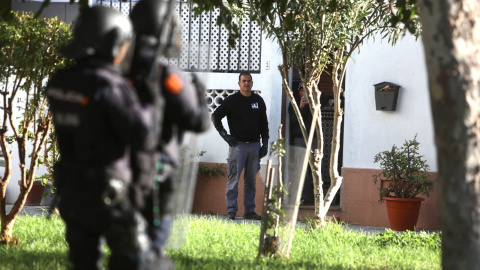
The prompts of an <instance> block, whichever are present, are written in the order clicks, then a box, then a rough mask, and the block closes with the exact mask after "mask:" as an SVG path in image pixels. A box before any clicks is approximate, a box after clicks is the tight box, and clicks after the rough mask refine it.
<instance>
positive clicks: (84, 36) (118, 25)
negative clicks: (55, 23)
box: [62, 6, 133, 61]
mask: <svg viewBox="0 0 480 270" xmlns="http://www.w3.org/2000/svg"><path fill="white" fill-rule="evenodd" d="M132 37H133V27H132V24H131V22H130V20H129V19H128V17H126V16H124V15H123V14H122V13H120V12H119V11H117V10H115V9H112V8H108V7H103V6H95V7H92V8H87V9H85V10H84V11H83V12H82V13H81V14H80V15H79V16H78V17H77V19H76V20H75V23H74V28H73V40H72V42H71V43H70V44H68V45H67V46H65V47H64V48H63V50H62V53H63V54H64V55H65V56H67V57H69V58H74V59H82V58H85V57H90V56H95V57H99V58H102V59H105V60H108V61H110V60H112V59H114V58H115V57H116V56H117V55H118V52H119V49H120V47H121V46H122V44H123V43H124V42H125V41H127V40H129V39H131V38H132Z"/></svg>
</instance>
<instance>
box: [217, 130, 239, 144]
mask: <svg viewBox="0 0 480 270" xmlns="http://www.w3.org/2000/svg"><path fill="white" fill-rule="evenodd" d="M220 136H222V138H223V139H224V140H225V141H226V142H227V143H228V145H229V146H230V147H235V146H237V145H238V142H237V139H235V137H233V136H232V135H230V134H228V133H227V131H226V130H222V131H220Z"/></svg>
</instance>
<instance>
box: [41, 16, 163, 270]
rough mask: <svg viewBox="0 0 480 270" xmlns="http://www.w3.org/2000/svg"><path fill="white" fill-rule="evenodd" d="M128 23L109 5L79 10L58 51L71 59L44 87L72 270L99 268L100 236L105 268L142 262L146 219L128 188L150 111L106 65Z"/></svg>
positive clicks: (149, 135)
mask: <svg viewBox="0 0 480 270" xmlns="http://www.w3.org/2000/svg"><path fill="white" fill-rule="evenodd" d="M92 26H94V27H96V28H92ZM131 29H132V28H131V24H130V22H129V21H128V18H125V17H124V16H123V15H122V14H120V13H119V12H117V11H115V10H113V9H109V8H105V7H94V8H90V9H87V10H86V11H84V12H83V13H82V14H81V15H80V18H78V19H77V24H76V25H75V28H74V40H73V42H72V43H71V44H69V45H67V47H66V48H65V50H64V52H65V54H66V56H69V57H73V58H75V59H77V64H76V65H75V66H73V67H71V68H68V69H64V70H61V71H60V72H58V73H57V74H56V75H55V76H54V77H53V78H52V79H51V80H50V81H49V83H48V85H47V89H46V94H47V96H48V99H49V102H50V108H51V111H52V113H53V116H54V123H55V132H56V135H57V138H58V144H59V150H60V155H61V160H60V161H59V162H58V163H57V164H56V167H55V185H56V186H57V188H58V195H59V197H60V202H59V206H58V207H59V210H60V214H61V216H62V218H63V219H64V220H65V223H66V240H67V242H68V244H69V248H70V251H69V258H70V260H71V262H72V263H73V266H74V269H102V260H101V259H102V253H101V248H100V247H101V246H100V245H101V237H105V239H106V241H107V244H108V245H109V248H110V250H111V257H110V262H109V268H111V269H143V261H144V260H145V258H147V257H148V254H149V253H148V252H149V249H150V242H149V240H148V237H147V236H146V235H145V233H144V232H142V231H144V229H145V223H144V221H143V218H142V217H141V215H139V214H138V211H136V210H135V209H134V208H133V207H132V204H131V202H130V199H129V197H128V194H127V193H128V187H129V185H130V183H131V180H132V172H131V169H130V152H131V149H132V148H134V149H138V148H145V147H148V146H150V147H151V142H149V141H148V140H149V138H152V136H156V135H155V134H152V130H151V125H152V121H153V120H152V110H151V108H148V107H142V106H141V105H140V103H139V101H138V98H137V96H136V94H135V91H134V89H133V88H131V87H130V86H129V85H128V84H127V82H126V80H125V79H124V78H123V77H122V76H121V72H120V70H119V68H118V67H116V66H113V65H112V63H113V59H114V58H115V57H116V56H117V53H118V51H119V48H120V46H121V45H122V44H123V43H124V42H125V41H126V40H128V39H129V37H131ZM129 30H130V31H129ZM129 35H130V36H129Z"/></svg>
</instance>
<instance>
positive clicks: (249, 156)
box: [225, 142, 260, 214]
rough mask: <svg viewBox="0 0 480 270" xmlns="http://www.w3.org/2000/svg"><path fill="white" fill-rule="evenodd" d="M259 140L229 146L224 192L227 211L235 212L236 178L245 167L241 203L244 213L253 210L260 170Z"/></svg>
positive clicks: (237, 178) (236, 209)
mask: <svg viewBox="0 0 480 270" xmlns="http://www.w3.org/2000/svg"><path fill="white" fill-rule="evenodd" d="M259 151H260V142H252V143H245V142H239V143H238V145H237V146H236V147H230V150H229V152H228V159H227V161H228V182H227V188H226V192H225V200H226V204H227V212H229V213H237V211H238V204H237V197H238V180H239V179H240V174H241V173H242V171H243V170H244V169H245V172H244V176H243V180H244V185H243V187H244V188H243V204H244V208H245V213H244V214H246V213H252V212H254V211H255V187H256V179H257V172H258V171H259V170H260V160H259V157H258V152H259Z"/></svg>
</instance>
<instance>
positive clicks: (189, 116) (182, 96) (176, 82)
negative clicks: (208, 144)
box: [162, 67, 210, 132]
mask: <svg viewBox="0 0 480 270" xmlns="http://www.w3.org/2000/svg"><path fill="white" fill-rule="evenodd" d="M162 86H163V87H162V89H163V90H162V93H163V95H164V97H165V100H166V112H165V118H167V119H169V120H170V122H172V123H175V124H176V125H177V126H178V127H179V128H180V129H182V130H190V131H195V132H201V131H205V130H207V129H208V128H209V127H210V121H209V119H208V118H209V112H208V108H207V104H206V101H205V88H204V87H203V85H202V84H201V83H200V82H199V81H198V80H197V79H196V77H195V79H194V80H193V81H190V80H189V79H187V78H186V77H185V76H184V75H183V74H182V73H180V72H179V71H177V70H175V69H173V68H171V67H165V69H164V74H163V75H162Z"/></svg>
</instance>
